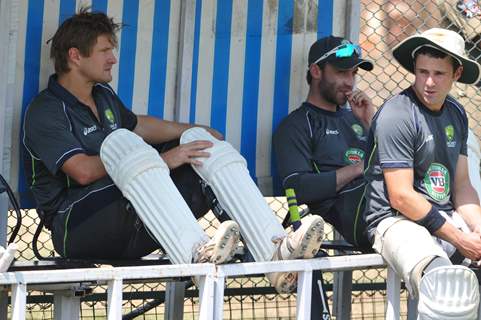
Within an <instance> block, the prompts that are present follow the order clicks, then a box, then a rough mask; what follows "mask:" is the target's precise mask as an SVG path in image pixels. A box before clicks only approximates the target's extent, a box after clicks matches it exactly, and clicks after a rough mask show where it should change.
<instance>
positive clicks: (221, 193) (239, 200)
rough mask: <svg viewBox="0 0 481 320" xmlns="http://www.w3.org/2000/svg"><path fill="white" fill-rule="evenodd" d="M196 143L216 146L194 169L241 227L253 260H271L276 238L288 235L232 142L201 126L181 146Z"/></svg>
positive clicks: (186, 136)
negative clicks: (215, 136)
mask: <svg viewBox="0 0 481 320" xmlns="http://www.w3.org/2000/svg"><path fill="white" fill-rule="evenodd" d="M196 140H208V141H211V142H212V143H213V147H211V148H208V149H206V151H207V152H210V157H208V158H198V159H197V160H199V161H201V162H202V166H193V168H194V170H195V171H196V172H197V174H198V175H199V176H200V177H202V179H203V180H205V181H206V182H207V183H208V184H209V185H210V186H211V188H212V190H213V191H214V193H215V195H216V197H217V199H218V200H219V203H220V204H221V205H222V207H223V208H224V209H226V210H227V212H228V213H229V215H230V216H231V218H232V219H233V220H235V221H236V222H237V223H238V224H239V226H240V229H241V234H242V236H243V237H244V239H245V241H246V244H247V246H248V248H249V250H250V251H251V253H252V256H253V257H254V259H255V260H256V261H269V260H271V258H272V256H273V254H274V252H275V250H276V244H275V243H273V239H278V238H284V237H285V236H286V232H285V231H284V228H282V225H281V224H280V222H279V221H278V220H277V217H276V216H275V214H274V213H273V212H272V210H271V209H270V208H269V206H268V205H267V202H266V201H265V199H264V197H263V196H262V194H261V193H260V191H259V189H258V188H257V186H256V184H255V183H254V181H253V180H252V178H251V177H250V175H249V171H248V170H247V165H246V161H245V159H244V158H243V157H242V156H241V155H240V154H239V152H238V151H237V150H235V149H234V148H233V147H232V146H231V145H230V144H229V143H227V142H225V141H220V140H217V139H216V138H214V137H213V136H212V135H211V134H210V133H208V132H207V131H206V130H205V129H203V128H199V127H195V128H191V129H188V130H186V131H185V132H184V133H183V134H182V136H181V138H180V143H181V144H185V143H189V142H192V141H196Z"/></svg>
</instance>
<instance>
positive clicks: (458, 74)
mask: <svg viewBox="0 0 481 320" xmlns="http://www.w3.org/2000/svg"><path fill="white" fill-rule="evenodd" d="M463 70H464V69H463V66H459V67H458V68H457V69H456V71H455V72H454V81H458V79H459V78H460V77H461V75H462V74H463Z"/></svg>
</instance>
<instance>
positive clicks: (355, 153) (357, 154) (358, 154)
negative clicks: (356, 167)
mask: <svg viewBox="0 0 481 320" xmlns="http://www.w3.org/2000/svg"><path fill="white" fill-rule="evenodd" d="M362 159H364V151H362V150H361V149H358V148H349V149H347V151H346V153H345V154H344V162H345V163H347V164H356V163H358V162H360V161H361V160H362Z"/></svg>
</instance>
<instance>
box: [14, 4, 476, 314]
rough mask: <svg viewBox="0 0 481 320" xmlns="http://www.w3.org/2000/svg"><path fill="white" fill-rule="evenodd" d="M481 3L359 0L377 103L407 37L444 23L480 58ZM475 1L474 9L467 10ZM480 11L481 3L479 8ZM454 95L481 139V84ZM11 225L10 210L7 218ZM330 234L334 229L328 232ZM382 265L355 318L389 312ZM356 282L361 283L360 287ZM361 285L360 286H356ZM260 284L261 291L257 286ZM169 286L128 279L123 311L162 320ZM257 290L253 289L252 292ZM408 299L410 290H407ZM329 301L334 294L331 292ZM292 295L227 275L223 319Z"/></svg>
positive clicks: (25, 241) (389, 89)
mask: <svg viewBox="0 0 481 320" xmlns="http://www.w3.org/2000/svg"><path fill="white" fill-rule="evenodd" d="M477 5H479V4H478V2H477V1H466V0H464V1H463V0H461V1H458V0H410V1H401V0H361V29H360V38H359V40H360V44H361V46H362V48H363V50H364V55H365V57H367V58H369V59H371V60H372V61H373V62H374V63H375V65H376V67H375V69H374V70H373V72H371V73H361V76H360V79H359V80H360V81H359V83H358V86H359V88H360V89H362V90H365V91H366V92H367V93H368V95H369V96H370V97H372V98H373V101H374V103H375V105H377V106H380V105H381V104H382V103H383V101H384V100H385V99H387V98H389V97H390V96H392V95H393V94H396V93H398V92H399V91H401V90H402V89H404V88H406V87H407V86H409V85H410V83H411V81H412V80H413V77H412V75H410V74H408V73H407V72H406V71H405V70H403V69H402V68H401V67H400V66H399V65H398V64H397V63H396V62H395V61H394V59H393V57H392V54H391V48H392V47H393V46H394V45H395V44H397V43H398V42H399V41H401V40H402V39H404V38H405V37H407V36H409V35H412V34H413V33H416V32H421V31H424V30H426V29H428V28H431V27H435V26H441V27H445V28H450V29H453V30H456V31H457V32H459V33H461V34H462V35H463V36H464V37H465V38H466V39H467V40H468V42H467V50H468V52H469V55H470V56H471V57H472V58H474V59H480V56H481V43H480V36H479V33H480V32H481V22H480V14H481V11H476V7H472V6H477ZM470 6H471V7H470ZM477 8H478V10H479V7H477ZM452 94H453V95H454V96H455V97H456V98H458V99H459V101H460V102H461V103H462V104H463V105H464V106H465V108H466V110H467V111H468V114H469V118H470V127H471V128H472V129H473V131H474V132H475V133H476V135H477V136H478V137H479V136H480V135H481V125H479V119H480V118H481V112H480V110H479V109H478V104H479V103H480V102H481V96H480V93H479V87H477V86H468V85H459V84H456V85H455V87H454V88H453V91H452ZM268 201H269V204H270V206H271V207H272V209H273V210H274V211H275V212H276V213H277V215H278V218H279V220H280V221H281V220H282V219H283V218H284V216H285V215H286V214H287V205H286V203H285V199H284V198H269V199H268ZM9 221H10V222H11V223H10V224H11V225H13V224H14V217H13V214H11V218H10V220H9ZM37 223H38V218H37V216H36V213H35V211H34V210H28V211H27V212H25V213H24V220H23V226H22V229H21V230H20V232H19V236H18V239H19V240H18V244H19V251H18V253H17V258H18V259H20V260H32V259H34V256H33V251H32V238H33V234H34V232H35V228H36V226H37ZM201 224H202V226H203V227H204V228H205V229H206V231H207V233H209V234H212V233H213V230H215V228H216V226H217V225H218V222H217V220H216V219H215V218H214V216H213V215H212V214H209V215H207V216H206V217H205V218H203V219H202V220H201ZM331 237H332V233H331ZM38 246H39V250H40V252H41V253H42V254H43V255H52V254H53V247H52V243H51V241H50V235H49V233H48V232H47V231H45V230H44V232H42V234H41V235H40V237H39V242H38ZM325 279H326V280H327V282H328V285H332V282H333V276H332V274H326V275H325ZM384 281H385V270H368V271H356V272H354V274H353V283H354V289H355V291H354V292H353V297H352V319H383V318H384V316H383V314H384V310H385V287H384V286H383V284H384ZM356 286H357V287H356ZM356 288H360V289H358V290H356ZM254 289H256V291H254ZM164 290H165V283H143V284H130V285H126V286H125V288H124V292H125V293H124V299H125V298H128V300H127V299H125V300H124V313H129V312H132V311H133V310H135V309H137V308H139V307H141V306H144V305H146V304H147V305H149V303H150V307H152V308H151V310H150V311H148V312H147V313H146V315H144V316H143V319H162V318H163V317H164V307H163V305H162V304H161V305H159V306H155V304H152V301H154V300H155V299H160V300H162V299H163V298H164V295H163V294H164V293H163V292H164ZM195 290H196V289H195V288H191V289H188V290H187V292H186V298H185V304H184V306H185V319H194V318H195V317H196V316H195V314H196V313H197V311H198V306H199V305H198V299H197V298H196V294H197V293H196V291H195ZM253 292H254V293H253ZM402 296H403V300H404V301H405V298H406V294H405V293H404V294H403V295H402ZM328 297H329V301H330V303H331V304H332V293H331V292H329V293H328ZM105 300H106V292H105V288H104V287H101V286H99V287H97V288H95V289H94V290H93V292H92V294H90V295H88V296H86V297H85V298H84V302H83V304H82V319H96V318H99V319H102V318H105V315H106V302H105ZM51 301H52V295H51V294H45V293H40V292H30V295H29V302H30V303H29V309H28V317H29V318H31V319H52V318H53V308H52V304H51ZM401 305H402V316H403V317H405V314H406V309H405V303H402V304H401ZM295 315H296V308H295V297H294V296H293V295H277V294H275V292H274V290H273V289H272V288H269V286H268V284H267V282H266V281H265V279H264V278H262V277H253V278H239V279H229V280H228V283H227V289H226V297H225V305H224V317H225V318H226V319H291V318H295Z"/></svg>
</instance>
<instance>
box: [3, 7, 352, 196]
mask: <svg viewBox="0 0 481 320" xmlns="http://www.w3.org/2000/svg"><path fill="white" fill-rule="evenodd" d="M348 2H349V3H351V2H353V1H347V0H336V1H334V0H157V1H155V0H123V1H122V0H90V1H85V0H82V1H80V0H77V1H75V0H17V1H12V4H11V6H12V10H11V12H12V14H11V17H12V19H13V21H14V22H16V24H14V25H15V30H13V32H12V30H10V32H11V34H12V38H13V44H14V48H13V49H10V51H11V52H13V57H11V59H10V60H11V61H12V60H13V63H14V64H15V86H14V93H13V95H14V97H13V104H14V106H15V108H14V110H13V114H12V119H13V120H12V124H10V127H11V132H12V137H11V140H10V141H7V142H6V143H5V145H4V147H3V148H4V154H5V152H7V153H8V154H11V161H10V170H9V172H10V175H9V176H10V181H11V182H12V184H13V185H14V186H15V187H18V190H19V191H20V193H23V191H24V190H25V183H24V177H23V175H22V172H23V170H22V164H21V161H20V159H19V150H18V149H19V137H20V136H19V134H20V124H21V118H22V114H23V112H24V110H25V107H26V106H27V104H28V103H29V101H30V100H31V99H32V98H33V97H34V96H35V94H36V93H37V92H39V91H40V90H42V89H43V88H45V86H46V83H47V79H48V76H49V74H51V73H52V72H53V66H52V63H51V61H50V60H49V45H48V44H47V40H48V39H50V37H52V35H53V34H54V32H55V30H56V28H57V27H58V25H59V24H60V23H61V22H62V21H63V20H64V19H65V18H67V17H68V16H70V15H72V14H73V13H74V12H75V11H76V10H77V9H78V8H79V7H80V6H91V7H92V9H93V10H98V11H104V12H106V13H107V14H108V15H110V16H113V17H114V18H115V19H116V20H117V21H122V22H123V23H124V24H126V26H125V27H124V28H123V29H122V30H121V32H120V34H119V48H118V52H117V53H118V57H119V63H118V64H117V65H116V67H115V68H114V71H113V81H112V83H111V85H112V86H113V88H114V89H117V91H118V93H119V95H120V97H121V98H122V99H123V101H124V103H125V104H126V105H127V106H130V107H131V108H132V110H133V111H134V112H136V113H138V114H150V115H155V116H158V117H161V118H164V119H168V120H178V121H183V122H191V123H194V122H195V123H199V124H205V125H209V126H212V127H214V128H216V129H217V130H219V131H220V132H222V133H223V134H224V135H225V137H226V140H228V141H229V142H231V143H232V144H233V145H234V147H235V148H237V149H238V150H239V151H240V152H241V153H242V154H243V155H244V157H245V158H246V159H247V161H248V164H249V170H250V172H251V175H252V176H253V177H254V178H255V179H256V181H257V182H258V184H259V186H260V187H261V189H262V190H263V191H264V193H265V194H266V195H267V194H271V193H272V179H271V177H272V176H273V163H272V159H271V136H272V132H273V130H274V129H275V128H276V126H277V124H278V123H279V121H280V120H281V119H282V118H283V117H284V116H286V115H287V114H288V113H289V111H291V110H293V109H295V108H296V107H297V106H299V104H300V103H301V102H302V101H303V100H304V99H305V96H306V94H307V85H306V82H305V73H306V70H307V51H308V49H309V47H310V45H311V44H312V43H313V42H314V41H315V40H316V39H317V38H318V37H322V36H324V35H328V34H331V33H334V34H337V35H344V34H345V30H344V28H345V25H346V21H347V20H349V16H350V13H349V12H348V13H346V11H349V8H348V6H347V3H348ZM346 17H347V18H346ZM346 19H347V20H346ZM7 140H8V139H7ZM7 149H8V150H7ZM17 173H19V174H17ZM16 182H18V186H16V185H15V183H16Z"/></svg>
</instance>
